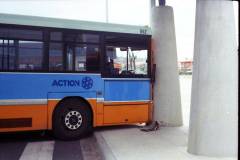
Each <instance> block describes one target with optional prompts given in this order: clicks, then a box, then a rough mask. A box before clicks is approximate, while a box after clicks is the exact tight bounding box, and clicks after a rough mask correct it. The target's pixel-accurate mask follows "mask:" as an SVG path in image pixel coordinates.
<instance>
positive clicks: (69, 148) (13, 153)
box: [0, 131, 103, 160]
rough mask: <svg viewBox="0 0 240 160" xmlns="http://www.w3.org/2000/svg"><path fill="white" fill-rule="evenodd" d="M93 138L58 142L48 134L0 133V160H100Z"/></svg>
mask: <svg viewBox="0 0 240 160" xmlns="http://www.w3.org/2000/svg"><path fill="white" fill-rule="evenodd" d="M102 159H103V157H102V154H101V151H100V149H99V146H98V143H97V140H96V138H95V136H94V135H93V134H92V135H89V136H88V137H84V138H82V139H79V140H74V141H60V140H57V139H55V138H54V137H53V136H52V134H51V133H50V132H42V131H34V132H17V133H0V160H102Z"/></svg>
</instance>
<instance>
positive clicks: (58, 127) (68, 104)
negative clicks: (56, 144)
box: [53, 98, 92, 140]
mask: <svg viewBox="0 0 240 160" xmlns="http://www.w3.org/2000/svg"><path fill="white" fill-rule="evenodd" d="M91 131H92V115H91V111H90V108H89V106H88V104H86V103H85V102H83V101H81V100H79V99H78V98H69V99H66V100H63V101H62V102H60V103H59V104H58V106H57V107H56V109H55V111H54V114H53V134H54V136H55V137H56V138H59V139H62V140H73V139H78V138H80V137H83V136H85V135H87V134H88V133H90V132H91Z"/></svg>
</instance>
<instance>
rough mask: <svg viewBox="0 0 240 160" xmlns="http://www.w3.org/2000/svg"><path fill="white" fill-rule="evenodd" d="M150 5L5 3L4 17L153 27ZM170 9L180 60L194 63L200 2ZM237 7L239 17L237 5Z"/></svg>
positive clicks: (181, 2) (51, 0)
mask: <svg viewBox="0 0 240 160" xmlns="http://www.w3.org/2000/svg"><path fill="white" fill-rule="evenodd" d="M106 1H108V5H106ZM149 4H150V3H149V0H1V1H0V13H12V14H22V15H33V16H43V17H55V18H66V19H76V20H87V21H97V22H106V21H107V20H108V22H109V23H120V24H129V25H148V26H149V23H150V22H149V19H150V14H149V8H150V7H149ZM166 5H169V6H172V7H173V10H174V19H175V30H176V41H177V54H178V60H185V59H192V57H193V48H194V30H195V8H196V1H195V0H166ZM234 7H235V14H236V15H237V2H234ZM106 8H108V16H106V15H107V14H106ZM107 17H108V18H107ZM236 19H237V18H236ZM236 24H238V23H236Z"/></svg>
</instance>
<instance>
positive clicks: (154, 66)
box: [151, 64, 156, 83]
mask: <svg viewBox="0 0 240 160" xmlns="http://www.w3.org/2000/svg"><path fill="white" fill-rule="evenodd" d="M155 75H156V64H153V68H152V73H151V82H152V83H154V82H155Z"/></svg>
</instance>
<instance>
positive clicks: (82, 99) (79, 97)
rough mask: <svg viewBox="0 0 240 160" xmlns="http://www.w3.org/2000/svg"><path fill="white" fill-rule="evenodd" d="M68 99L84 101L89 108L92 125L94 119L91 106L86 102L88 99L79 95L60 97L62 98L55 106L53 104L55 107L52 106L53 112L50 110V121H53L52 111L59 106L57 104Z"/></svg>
mask: <svg viewBox="0 0 240 160" xmlns="http://www.w3.org/2000/svg"><path fill="white" fill-rule="evenodd" d="M69 99H77V100H79V101H82V102H84V103H85V104H86V105H87V106H88V109H89V110H90V112H91V117H92V121H91V123H92V125H93V123H94V122H93V121H94V114H93V113H94V112H93V108H92V106H91V104H90V103H89V102H88V100H86V99H85V98H83V97H81V96H67V97H64V98H62V99H61V100H60V101H59V102H58V103H57V104H56V106H55V108H54V110H53V112H52V121H53V115H54V113H55V110H56V109H57V107H59V106H60V105H59V104H61V103H63V102H64V101H66V100H69Z"/></svg>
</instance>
